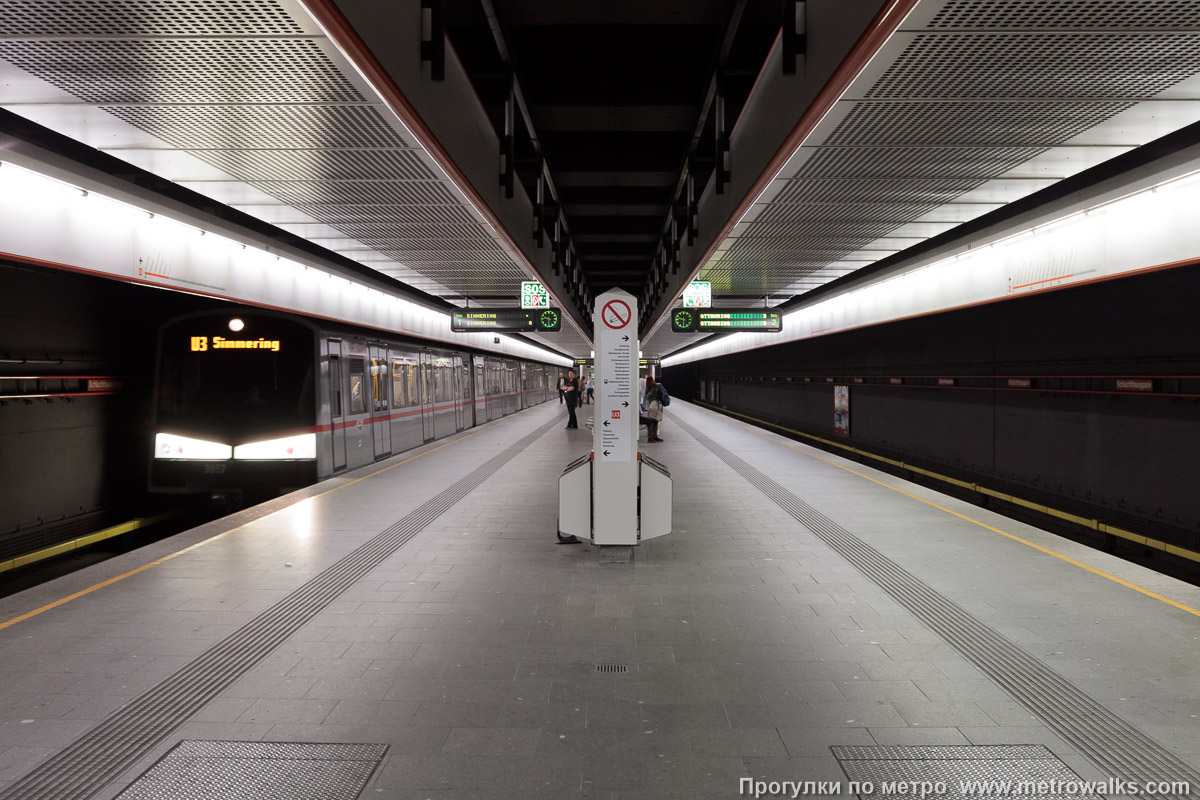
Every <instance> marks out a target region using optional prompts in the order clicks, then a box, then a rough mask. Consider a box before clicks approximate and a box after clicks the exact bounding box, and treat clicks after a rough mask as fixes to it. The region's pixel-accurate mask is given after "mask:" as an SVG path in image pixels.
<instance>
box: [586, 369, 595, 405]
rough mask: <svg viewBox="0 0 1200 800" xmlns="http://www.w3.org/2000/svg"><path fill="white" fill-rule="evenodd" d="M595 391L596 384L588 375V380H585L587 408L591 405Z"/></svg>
mask: <svg viewBox="0 0 1200 800" xmlns="http://www.w3.org/2000/svg"><path fill="white" fill-rule="evenodd" d="M595 391H596V382H595V381H594V380H592V377H591V376H590V375H589V376H588V379H587V404H588V405H589V406H590V405H591V404H592V400H594V399H595V394H594V393H595Z"/></svg>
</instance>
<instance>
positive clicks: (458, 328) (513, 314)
mask: <svg viewBox="0 0 1200 800" xmlns="http://www.w3.org/2000/svg"><path fill="white" fill-rule="evenodd" d="M561 329H562V312H561V310H560V309H557V308H541V309H538V308H529V309H525V308H464V309H461V310H459V311H455V312H453V313H451V315H450V330H451V331H453V332H454V333H469V332H471V331H491V332H492V333H538V332H543V333H545V332H552V331H557V330H561Z"/></svg>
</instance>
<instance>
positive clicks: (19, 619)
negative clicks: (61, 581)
mask: <svg viewBox="0 0 1200 800" xmlns="http://www.w3.org/2000/svg"><path fill="white" fill-rule="evenodd" d="M512 419H513V418H512V417H510V418H509V419H507V420H499V422H509V421H511V420H512ZM481 433H483V430H482V429H480V430H477V431H473V432H472V433H468V434H467V435H466V436H463V437H461V438H458V439H455V440H454V441H452V442H446V443H445V444H442V445H438V446H437V447H435V448H433V449H432V450H426V451H425V452H424V453H418V454H417V455H415V456H411V457H409V458H406V459H404V460H403V461H400V462H397V463H395V464H392V465H391V466H388V467H384V468H383V469H380V470H376V471H375V472H372V473H371V474H369V475H363V476H362V477H361V478H355V479H354V480H352V481H350V482H348V483H344V484H342V485H341V486H334V487H332V488H329V489H326V490H325V491H323V492H318V493H317V494H314V495H313V496H312V497H307V498H305V500H313V499H316V498H318V497H322V496H324V495H327V494H332V493H333V492H336V491H338V490H340V489H345V488H346V487H348V486H353V485H354V484H356V483H358V482H359V481H365V480H366V479H367V478H374V477H375V476H376V475H382V474H383V473H385V472H387V471H389V470H393V469H395V468H396V467H400V466H403V465H405V464H407V463H408V462H410V461H416V460H417V459H418V458H424V457H425V456H427V455H429V454H430V453H436V452H437V451H438V450H441V449H442V448H443V447H449V446H450V445H452V444H458V443H459V442H465V441H466V440H467V439H470V438H471V437H472V436H477V435H479V434H481ZM289 507H290V506H289ZM283 510H284V509H280V511H283ZM271 513H273V514H274V513H278V512H271ZM266 516H267V517H269V516H271V515H270V514H267V515H266ZM259 519H266V517H260V518H259ZM257 521H258V520H253V522H257ZM250 524H252V523H251V522H247V523H246V525H250ZM246 525H239V526H237V527H236V528H231V529H230V530H227V531H225V532H224V533H218V534H217V535H216V536H213V537H211V538H208V539H205V540H204V541H202V542H197V543H196V544H194V545H191V546H190V547H185V548H183V549H182V550H179V551H177V552H174V553H171V554H170V555H166V556H163V557H162V558H160V559H157V560H155V561H151V562H150V563H148V564H143V565H142V566H140V567H138V568H137V569H131V570H130V571H129V572H126V573H125V574H123V575H117V576H116V577H115V578H109V579H108V580H106V581H101V582H100V583H97V584H96V585H95V586H89V587H88V588H86V589H81V590H80V591H78V592H75V594H70V595H67V596H66V597H63V598H60V599H58V600H55V601H54V602H53V603H47V604H46V605H44V606H42V607H41V608H35V609H34V610H33V611H29V612H27V613H25V614H22V615H20V616H19V617H13V618H12V619H10V620H7V621H5V622H0V630H4V629H5V628H8V627H11V626H13V625H16V624H17V623H18V622H24V621H25V620H27V619H30V618H32V617H36V616H37V615H38V614H43V613H45V612H47V611H49V610H50V609H52V608H58V607H59V606H61V605H64V604H66V603H69V602H71V601H72V600H75V599H78V598H80V597H83V596H84V595H86V594H91V593H92V592H94V591H96V590H98V589H103V588H104V587H105V586H111V585H112V584H114V583H117V582H118V581H123V580H125V579H126V578H130V577H132V576H134V575H137V574H138V573H139V572H145V571H146V570H148V569H150V568H151V567H156V566H158V565H159V564H162V563H164V562H166V561H170V560H171V559H173V558H177V557H178V556H181V555H183V554H184V553H188V552H190V551H192V550H195V549H196V548H198V547H204V546H205V545H207V544H211V543H212V542H215V541H217V540H218V539H224V538H225V537H226V536H228V535H229V534H231V533H237V532H238V531H240V530H241V529H242V528H244V527H246Z"/></svg>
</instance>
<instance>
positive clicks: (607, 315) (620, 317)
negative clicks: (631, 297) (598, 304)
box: [600, 300, 633, 331]
mask: <svg viewBox="0 0 1200 800" xmlns="http://www.w3.org/2000/svg"><path fill="white" fill-rule="evenodd" d="M600 319H602V320H604V324H605V325H607V326H608V327H610V328H612V329H613V330H615V331H619V330H621V328H624V327H625V326H626V325H628V324H629V321H630V320H631V319H633V312H632V311H630V310H629V304H628V303H626V302H625V301H624V300H609V301H608V302H607V303H605V304H604V308H603V309H601V311H600Z"/></svg>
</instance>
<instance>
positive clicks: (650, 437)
mask: <svg viewBox="0 0 1200 800" xmlns="http://www.w3.org/2000/svg"><path fill="white" fill-rule="evenodd" d="M670 404H671V395H669V394H667V388H666V387H665V386H663V385H662V384H661V383H658V382H657V381H655V380H654V378H653V377H651V376H649V375H647V376H646V394H645V395H644V396H643V397H642V418H641V422H644V423H645V424H646V434H647V438H646V442H647V443H657V442H661V441H662V439H661V438H660V437H659V435H658V423H660V422H662V418H663V408H665V407H666V406H668V405H670Z"/></svg>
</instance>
